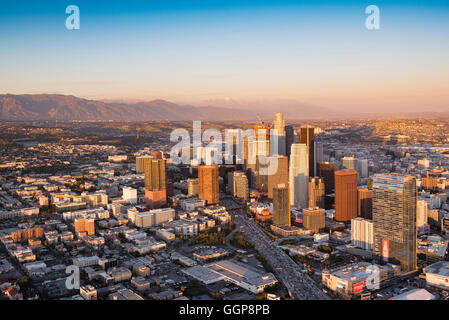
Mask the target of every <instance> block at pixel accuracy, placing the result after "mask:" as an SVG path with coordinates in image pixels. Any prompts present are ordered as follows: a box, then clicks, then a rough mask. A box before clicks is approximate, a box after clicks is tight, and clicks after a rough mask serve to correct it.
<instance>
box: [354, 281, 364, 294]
mask: <svg viewBox="0 0 449 320" xmlns="http://www.w3.org/2000/svg"><path fill="white" fill-rule="evenodd" d="M363 289H365V283H364V282H363V281H362V282H359V283H356V284H354V285H353V287H352V292H353V293H359V292H362V291H363Z"/></svg>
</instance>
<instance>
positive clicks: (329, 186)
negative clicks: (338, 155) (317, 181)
mask: <svg viewBox="0 0 449 320" xmlns="http://www.w3.org/2000/svg"><path fill="white" fill-rule="evenodd" d="M334 175H335V165H334V164H333V163H330V162H319V163H318V176H319V177H321V178H323V182H324V192H325V193H326V194H331V193H332V192H333V190H334V188H335V186H334V184H335V183H334Z"/></svg>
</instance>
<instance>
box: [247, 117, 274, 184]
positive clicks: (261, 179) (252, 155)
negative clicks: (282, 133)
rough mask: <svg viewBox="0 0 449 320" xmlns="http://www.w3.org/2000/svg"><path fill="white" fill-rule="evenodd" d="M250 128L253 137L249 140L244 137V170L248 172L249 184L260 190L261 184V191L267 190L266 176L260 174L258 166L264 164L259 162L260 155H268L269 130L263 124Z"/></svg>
mask: <svg viewBox="0 0 449 320" xmlns="http://www.w3.org/2000/svg"><path fill="white" fill-rule="evenodd" d="M252 129H253V130H254V133H255V139H254V140H253V141H251V139H249V138H248V137H244V144H243V155H244V160H245V170H246V171H247V174H248V178H249V183H250V186H251V187H252V188H256V189H258V190H260V189H261V188H262V185H263V190H262V191H263V192H267V190H268V177H267V176H266V175H260V168H261V167H264V166H265V165H263V164H261V163H260V156H269V155H270V132H269V130H267V128H266V127H265V125H263V124H260V125H254V126H252Z"/></svg>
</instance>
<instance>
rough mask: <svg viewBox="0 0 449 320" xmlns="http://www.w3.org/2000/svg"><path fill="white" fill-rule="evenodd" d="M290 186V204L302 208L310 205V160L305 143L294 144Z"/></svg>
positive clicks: (291, 157) (291, 158)
mask: <svg viewBox="0 0 449 320" xmlns="http://www.w3.org/2000/svg"><path fill="white" fill-rule="evenodd" d="M289 187H290V204H291V205H294V206H296V207H298V208H301V209H302V208H307V207H309V201H308V198H309V161H308V158H307V145H305V144H302V143H293V144H292V148H291V154H290V172H289Z"/></svg>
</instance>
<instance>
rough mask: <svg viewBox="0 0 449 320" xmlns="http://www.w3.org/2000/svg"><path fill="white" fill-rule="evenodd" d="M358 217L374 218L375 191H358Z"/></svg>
mask: <svg viewBox="0 0 449 320" xmlns="http://www.w3.org/2000/svg"><path fill="white" fill-rule="evenodd" d="M357 202H358V205H357V208H358V210H357V216H359V217H362V218H365V219H372V218H373V190H369V189H358V190H357Z"/></svg>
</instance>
